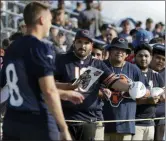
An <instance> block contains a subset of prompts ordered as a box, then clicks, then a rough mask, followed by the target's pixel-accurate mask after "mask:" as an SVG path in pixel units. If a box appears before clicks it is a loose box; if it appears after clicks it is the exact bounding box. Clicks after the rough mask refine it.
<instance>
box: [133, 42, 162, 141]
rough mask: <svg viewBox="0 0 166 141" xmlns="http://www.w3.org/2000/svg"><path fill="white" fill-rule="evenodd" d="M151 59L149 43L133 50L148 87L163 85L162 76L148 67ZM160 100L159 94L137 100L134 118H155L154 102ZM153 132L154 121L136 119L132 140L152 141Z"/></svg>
mask: <svg viewBox="0 0 166 141" xmlns="http://www.w3.org/2000/svg"><path fill="white" fill-rule="evenodd" d="M151 59H152V48H151V46H150V45H149V44H147V43H144V44H141V45H139V46H138V47H137V48H136V50H135V62H136V65H137V66H138V67H139V68H140V70H141V71H142V75H143V76H144V77H145V79H146V82H147V83H148V85H149V87H150V89H152V88H153V87H160V88H162V87H164V81H163V79H162V76H161V75H160V74H159V73H158V72H156V71H154V70H152V69H150V68H149V64H150V62H151ZM159 101H160V96H155V97H153V96H152V95H151V96H150V97H147V98H143V99H139V100H137V110H136V119H148V118H155V116H156V104H157V103H158V102H159ZM154 133H155V122H154V121H153V120H147V121H138V122H136V132H135V135H134V136H133V137H132V140H133V141H135V140H142V141H143V140H146V141H153V140H154Z"/></svg>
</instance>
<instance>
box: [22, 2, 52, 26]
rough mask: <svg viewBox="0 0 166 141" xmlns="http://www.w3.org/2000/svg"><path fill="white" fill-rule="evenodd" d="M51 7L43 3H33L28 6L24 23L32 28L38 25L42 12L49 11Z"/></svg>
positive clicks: (25, 10)
mask: <svg viewBox="0 0 166 141" xmlns="http://www.w3.org/2000/svg"><path fill="white" fill-rule="evenodd" d="M49 9H50V5H48V4H46V3H43V2H37V1H34V2H31V3H29V4H27V5H26V7H25V9H24V13H23V15H24V21H25V24H26V25H27V26H28V25H29V26H32V25H35V24H36V21H37V18H38V16H39V15H40V13H41V11H43V10H45V11H46V10H49Z"/></svg>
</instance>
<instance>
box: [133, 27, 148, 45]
mask: <svg viewBox="0 0 166 141" xmlns="http://www.w3.org/2000/svg"><path fill="white" fill-rule="evenodd" d="M150 39H151V35H150V32H149V31H147V30H144V29H140V30H138V31H137V32H136V36H135V40H133V42H132V44H133V45H134V47H137V46H139V45H140V44H142V43H149V41H150Z"/></svg>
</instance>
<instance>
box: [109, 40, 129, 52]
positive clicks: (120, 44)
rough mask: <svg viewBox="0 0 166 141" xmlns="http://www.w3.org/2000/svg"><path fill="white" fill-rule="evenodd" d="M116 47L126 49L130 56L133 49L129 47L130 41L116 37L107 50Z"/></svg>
mask: <svg viewBox="0 0 166 141" xmlns="http://www.w3.org/2000/svg"><path fill="white" fill-rule="evenodd" d="M114 47H115V48H121V49H125V50H126V51H127V53H128V54H130V53H131V49H130V48H129V47H128V41H127V40H126V39H124V38H119V37H115V38H114V39H113V40H112V42H111V44H110V45H108V46H107V50H110V49H111V48H114Z"/></svg>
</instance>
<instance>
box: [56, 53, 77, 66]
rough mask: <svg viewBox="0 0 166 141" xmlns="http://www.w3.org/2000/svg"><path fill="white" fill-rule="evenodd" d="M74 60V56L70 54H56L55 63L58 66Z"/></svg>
mask: <svg viewBox="0 0 166 141" xmlns="http://www.w3.org/2000/svg"><path fill="white" fill-rule="evenodd" d="M73 58H74V55H73V53H72V52H69V53H66V54H56V58H55V60H56V62H57V63H58V64H68V63H69V62H72V61H73Z"/></svg>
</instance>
